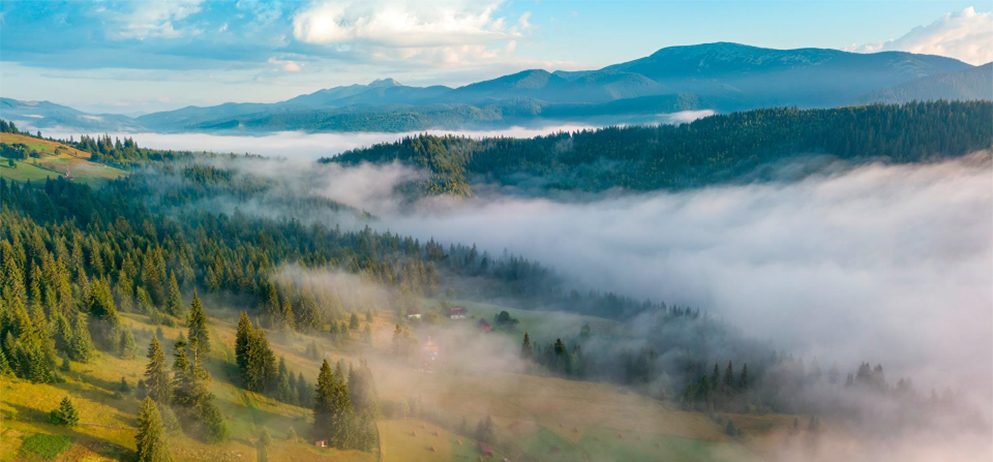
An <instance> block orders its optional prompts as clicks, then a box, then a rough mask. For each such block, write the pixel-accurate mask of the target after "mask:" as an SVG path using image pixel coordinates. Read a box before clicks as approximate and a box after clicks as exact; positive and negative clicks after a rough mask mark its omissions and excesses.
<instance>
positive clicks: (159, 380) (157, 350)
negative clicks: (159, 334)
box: [144, 336, 185, 403]
mask: <svg viewBox="0 0 993 462" xmlns="http://www.w3.org/2000/svg"><path fill="white" fill-rule="evenodd" d="M184 352H185V350H184ZM144 384H145V389H146V390H147V393H148V397H149V398H152V399H153V400H155V401H156V402H158V403H169V402H170V401H171V400H172V386H171V385H170V383H169V372H168V371H167V370H166V357H165V353H163V352H162V347H161V346H160V345H159V339H157V338H155V337H154V336H153V337H152V342H151V343H150V344H149V345H148V366H146V367H145V380H144Z"/></svg>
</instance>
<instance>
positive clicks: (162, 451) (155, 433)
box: [134, 398, 170, 462]
mask: <svg viewBox="0 0 993 462" xmlns="http://www.w3.org/2000/svg"><path fill="white" fill-rule="evenodd" d="M134 438H135V445H136V446H137V448H138V449H137V453H138V457H137V460H138V462H168V461H169V460H170V459H169V452H168V451H167V449H166V441H165V437H164V435H163V425H162V417H161V416H160V415H159V410H158V406H156V405H155V402H154V401H152V399H151V398H145V400H144V401H142V403H141V410H140V411H139V412H138V433H137V434H136V435H135V437H134Z"/></svg>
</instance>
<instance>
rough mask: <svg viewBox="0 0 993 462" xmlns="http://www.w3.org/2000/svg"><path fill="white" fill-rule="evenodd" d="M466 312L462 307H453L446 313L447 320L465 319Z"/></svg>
mask: <svg viewBox="0 0 993 462" xmlns="http://www.w3.org/2000/svg"><path fill="white" fill-rule="evenodd" d="M465 315H466V310H465V307H464V306H456V307H453V308H452V310H451V311H449V312H448V317H449V319H465Z"/></svg>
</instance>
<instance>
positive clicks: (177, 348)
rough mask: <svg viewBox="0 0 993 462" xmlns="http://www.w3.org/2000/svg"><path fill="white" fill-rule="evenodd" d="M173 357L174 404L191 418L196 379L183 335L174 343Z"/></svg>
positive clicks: (180, 411)
mask: <svg viewBox="0 0 993 462" xmlns="http://www.w3.org/2000/svg"><path fill="white" fill-rule="evenodd" d="M172 357H173V360H172V404H173V405H174V406H176V408H177V409H176V411H177V412H178V413H181V414H183V416H184V417H188V418H189V417H192V416H190V415H189V414H190V408H192V407H193V404H194V397H193V387H194V384H195V379H194V377H193V374H192V370H191V367H190V360H189V355H188V354H187V352H186V339H185V338H184V337H183V336H182V335H180V336H179V338H177V339H176V342H175V343H174V344H173V349H172Z"/></svg>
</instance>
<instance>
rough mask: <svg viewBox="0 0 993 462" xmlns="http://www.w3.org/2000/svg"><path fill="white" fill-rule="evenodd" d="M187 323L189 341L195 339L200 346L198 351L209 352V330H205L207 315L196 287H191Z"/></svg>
mask: <svg viewBox="0 0 993 462" xmlns="http://www.w3.org/2000/svg"><path fill="white" fill-rule="evenodd" d="M187 323H188V324H189V333H188V334H187V336H188V337H189V340H190V342H192V341H193V339H196V340H197V342H198V343H199V346H200V351H201V352H203V353H209V352H210V332H208V331H207V315H205V314H204V312H203V305H202V304H201V303H200V297H199V296H198V295H197V291H196V289H193V302H192V303H190V314H189V317H188V318H187Z"/></svg>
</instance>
